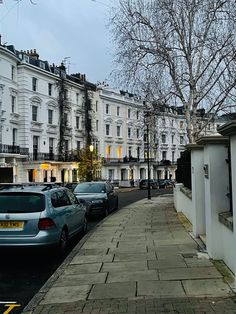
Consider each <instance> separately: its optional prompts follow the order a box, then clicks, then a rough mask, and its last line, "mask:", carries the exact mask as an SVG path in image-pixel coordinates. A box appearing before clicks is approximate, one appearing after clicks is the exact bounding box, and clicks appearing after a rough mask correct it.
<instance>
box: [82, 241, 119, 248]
mask: <svg viewBox="0 0 236 314" xmlns="http://www.w3.org/2000/svg"><path fill="white" fill-rule="evenodd" d="M116 247H117V243H114V242H105V241H104V242H101V241H97V242H95V241H93V242H92V241H88V242H86V243H85V244H84V245H83V247H82V248H83V249H97V248H101V249H104V248H113V249H114V248H116Z"/></svg>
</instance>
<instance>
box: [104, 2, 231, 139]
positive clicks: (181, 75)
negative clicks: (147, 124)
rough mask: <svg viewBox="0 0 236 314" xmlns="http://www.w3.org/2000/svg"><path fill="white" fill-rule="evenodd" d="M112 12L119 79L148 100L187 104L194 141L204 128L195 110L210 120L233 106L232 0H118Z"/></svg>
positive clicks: (186, 110) (167, 103)
mask: <svg viewBox="0 0 236 314" xmlns="http://www.w3.org/2000/svg"><path fill="white" fill-rule="evenodd" d="M111 14H112V16H111V24H110V25H111V29H112V33H113V36H114V40H115V43H116V45H117V58H116V62H117V64H118V67H119V78H120V79H121V80H122V82H123V83H128V84H129V88H131V86H132V87H135V88H139V91H140V90H141V89H142V92H143V93H144V95H148V97H149V99H156V100H157V101H158V102H159V103H161V104H166V105H171V106H173V105H177V106H180V105H181V106H183V107H184V113H185V117H186V121H187V135H188V139H189V141H190V142H194V141H195V139H196V138H197V137H198V134H199V132H200V130H199V128H197V109H199V108H205V110H206V112H208V113H209V114H210V115H209V117H210V118H209V119H212V118H213V117H214V115H216V114H217V113H218V112H219V111H220V112H222V111H224V110H229V109H232V107H233V106H234V105H232V104H233V103H234V101H235V90H234V88H235V85H236V73H235V72H236V71H235V70H236V66H235V57H236V41H235V39H236V38H235V34H236V6H235V1H234V0H225V1H224V0H119V2H118V4H117V5H116V7H115V8H113V10H112V13H111ZM116 74H117V73H116ZM116 77H117V75H116ZM158 102H157V103H158ZM203 128H204V125H203Z"/></svg>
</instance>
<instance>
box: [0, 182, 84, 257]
mask: <svg viewBox="0 0 236 314" xmlns="http://www.w3.org/2000/svg"><path fill="white" fill-rule="evenodd" d="M85 212H86V211H85V207H84V205H83V204H81V203H80V202H79V201H78V200H77V198H76V197H75V195H74V194H73V193H72V192H71V191H70V190H68V189H67V188H65V187H59V186H57V185H55V184H51V185H50V184H49V185H43V184H36V185H34V184H32V185H31V184H15V185H14V184H13V185H0V247H13V246H17V247H18V246H25V247H35V246H36V247H44V246H51V245H53V246H56V247H57V248H58V249H59V251H64V250H65V248H66V246H67V243H68V240H69V239H70V238H71V237H72V236H74V235H75V234H77V233H79V232H81V233H82V232H86V229H87V219H86V215H85Z"/></svg>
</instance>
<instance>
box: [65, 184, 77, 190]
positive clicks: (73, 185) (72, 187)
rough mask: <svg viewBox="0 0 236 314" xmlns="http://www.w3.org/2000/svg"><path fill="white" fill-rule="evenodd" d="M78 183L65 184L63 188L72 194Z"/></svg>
mask: <svg viewBox="0 0 236 314" xmlns="http://www.w3.org/2000/svg"><path fill="white" fill-rule="evenodd" d="M77 185H78V182H70V183H66V184H65V187H66V188H67V189H69V190H71V191H72V192H74V189H75V188H76V187H77Z"/></svg>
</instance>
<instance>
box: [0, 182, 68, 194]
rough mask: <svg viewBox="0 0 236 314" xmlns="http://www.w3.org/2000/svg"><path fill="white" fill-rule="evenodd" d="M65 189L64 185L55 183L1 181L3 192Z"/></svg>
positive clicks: (0, 185)
mask: <svg viewBox="0 0 236 314" xmlns="http://www.w3.org/2000/svg"><path fill="white" fill-rule="evenodd" d="M59 188H60V189H63V187H61V186H59V185H57V184H55V183H53V184H51V183H46V184H44V183H6V184H5V183H0V193H1V192H22V193H24V192H36V193H39V192H45V191H49V190H52V189H56V190H58V189H59Z"/></svg>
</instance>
